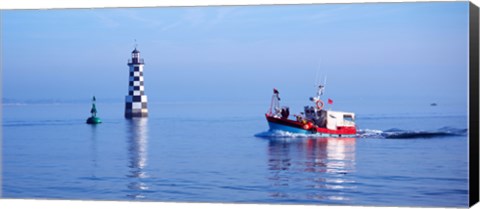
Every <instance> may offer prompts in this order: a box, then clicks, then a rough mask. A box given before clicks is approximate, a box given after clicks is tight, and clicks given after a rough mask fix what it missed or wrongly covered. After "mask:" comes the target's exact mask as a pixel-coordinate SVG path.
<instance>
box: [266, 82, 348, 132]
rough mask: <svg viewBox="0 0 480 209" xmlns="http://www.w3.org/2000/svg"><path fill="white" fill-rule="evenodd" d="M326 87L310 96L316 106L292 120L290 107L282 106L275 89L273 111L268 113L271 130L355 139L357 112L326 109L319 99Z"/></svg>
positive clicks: (309, 107) (307, 107) (321, 86)
mask: <svg viewBox="0 0 480 209" xmlns="http://www.w3.org/2000/svg"><path fill="white" fill-rule="evenodd" d="M324 88H325V87H324V85H319V86H318V91H317V94H316V96H315V97H310V101H312V102H313V103H314V105H312V106H305V107H304V112H301V113H300V114H299V115H294V118H293V119H290V118H289V116H290V109H289V107H286V106H284V107H281V106H280V96H279V91H278V90H277V89H273V96H272V102H271V104H270V109H269V111H268V112H267V113H266V114H265V116H266V118H267V121H268V125H269V127H270V131H285V132H290V133H300V134H315V135H318V136H321V137H355V135H356V133H357V128H356V126H355V113H352V112H340V111H332V110H325V109H324V102H323V101H322V100H321V98H320V97H321V96H322V95H323V92H324ZM328 103H329V104H333V101H332V100H331V99H328Z"/></svg>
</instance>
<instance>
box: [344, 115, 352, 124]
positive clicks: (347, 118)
mask: <svg viewBox="0 0 480 209" xmlns="http://www.w3.org/2000/svg"><path fill="white" fill-rule="evenodd" d="M343 119H344V120H347V121H352V122H353V121H354V119H353V117H352V116H351V115H343Z"/></svg>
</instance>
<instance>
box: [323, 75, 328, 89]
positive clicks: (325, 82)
mask: <svg viewBox="0 0 480 209" xmlns="http://www.w3.org/2000/svg"><path fill="white" fill-rule="evenodd" d="M326 87H327V76H325V77H324V78H323V91H324V92H325V88H326Z"/></svg>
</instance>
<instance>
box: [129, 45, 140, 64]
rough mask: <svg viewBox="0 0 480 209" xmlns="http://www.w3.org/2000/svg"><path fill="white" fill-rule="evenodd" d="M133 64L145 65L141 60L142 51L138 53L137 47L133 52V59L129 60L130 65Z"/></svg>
mask: <svg viewBox="0 0 480 209" xmlns="http://www.w3.org/2000/svg"><path fill="white" fill-rule="evenodd" d="M133 64H142V65H143V64H144V62H143V59H140V51H138V49H137V47H135V49H134V50H133V51H132V59H130V60H128V65H133Z"/></svg>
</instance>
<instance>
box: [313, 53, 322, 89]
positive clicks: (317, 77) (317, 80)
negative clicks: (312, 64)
mask: <svg viewBox="0 0 480 209" xmlns="http://www.w3.org/2000/svg"><path fill="white" fill-rule="evenodd" d="M321 64H322V60H321V59H318V67H317V73H316V74H315V87H317V86H318V84H320V82H319V81H320V79H319V76H318V74H319V73H318V71H320V66H321Z"/></svg>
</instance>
